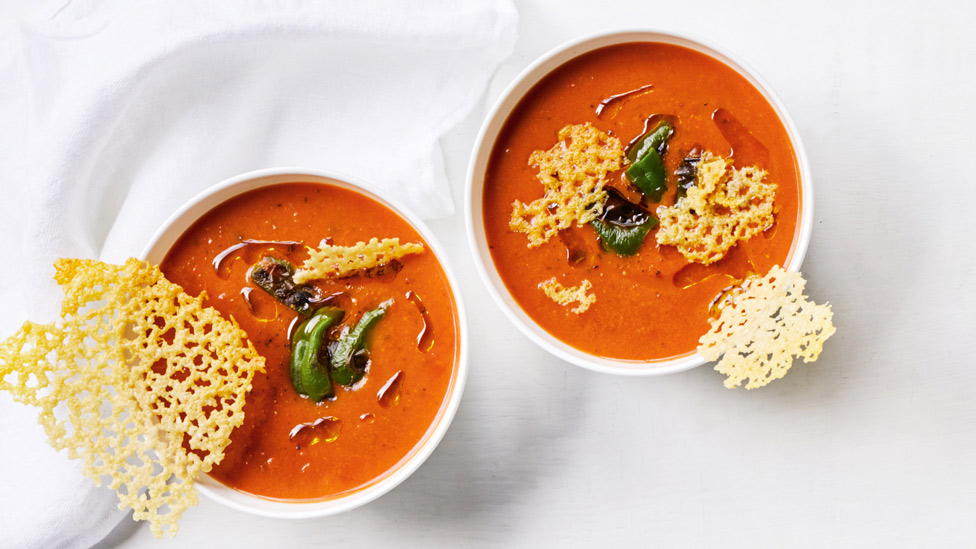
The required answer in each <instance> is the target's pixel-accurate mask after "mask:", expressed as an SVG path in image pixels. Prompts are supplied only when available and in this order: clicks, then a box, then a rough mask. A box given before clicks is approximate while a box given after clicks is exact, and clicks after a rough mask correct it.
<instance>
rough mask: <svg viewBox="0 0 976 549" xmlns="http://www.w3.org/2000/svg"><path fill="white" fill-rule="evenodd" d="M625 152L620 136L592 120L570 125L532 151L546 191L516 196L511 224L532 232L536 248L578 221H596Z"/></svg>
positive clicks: (531, 158)
mask: <svg viewBox="0 0 976 549" xmlns="http://www.w3.org/2000/svg"><path fill="white" fill-rule="evenodd" d="M623 158H624V150H623V148H622V147H621V146H620V140H619V139H617V138H616V137H610V136H609V135H607V134H605V133H603V132H601V131H600V130H598V129H596V128H594V127H593V126H591V125H589V124H577V125H569V126H565V127H564V128H563V129H561V130H559V142H558V143H556V144H555V145H553V146H552V148H550V149H549V150H546V151H535V152H533V153H532V155H531V156H529V165H531V166H536V167H537V168H538V170H539V174H538V175H537V176H536V177H537V178H538V180H539V182H540V183H542V186H543V188H544V192H545V195H544V196H543V197H542V198H539V199H536V200H533V201H532V202H531V203H529V204H524V203H522V202H521V201H518V200H516V201H515V202H513V203H512V218H511V220H510V221H509V223H508V226H509V228H510V229H512V230H513V231H517V232H520V233H525V234H526V235H528V237H529V247H530V248H534V247H536V246H540V245H542V244H543V243H545V242H548V241H549V239H550V238H552V236H553V235H555V234H556V233H557V232H559V231H560V230H562V229H566V228H568V227H569V226H570V225H571V224H572V223H573V222H576V224H577V225H580V226H582V225H585V224H587V223H589V222H590V221H593V220H594V219H596V218H597V217H598V216H599V215H600V214H601V213H603V205H604V203H605V202H606V201H607V193H606V191H604V190H603V187H604V185H605V184H606V177H607V174H608V173H610V172H612V171H615V170H619V169H620V166H621V164H622V162H623Z"/></svg>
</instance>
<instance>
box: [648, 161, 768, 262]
mask: <svg viewBox="0 0 976 549" xmlns="http://www.w3.org/2000/svg"><path fill="white" fill-rule="evenodd" d="M765 177H766V172H765V170H760V169H759V168H756V167H754V166H750V167H748V168H742V169H741V170H736V169H735V168H733V167H732V161H731V160H729V159H727V158H722V157H720V156H713V155H712V154H711V153H708V152H706V153H705V154H703V155H702V159H701V162H700V163H699V164H698V173H697V175H696V176H695V180H696V181H695V186H693V187H690V188H689V189H688V195H687V196H685V197H684V198H682V199H680V200H678V203H677V204H675V205H674V206H658V208H657V216H658V218H660V221H661V225H660V227H659V228H658V231H657V242H658V244H663V245H669V246H676V247H677V248H678V251H679V252H681V255H683V256H685V258H686V259H688V260H689V261H697V262H699V263H701V264H703V265H709V264H711V263H714V262H716V261H718V260H719V259H722V258H723V257H725V253H726V252H728V251H729V250H730V249H731V248H732V246H735V245H736V244H737V243H738V242H739V241H741V240H748V239H749V238H752V237H753V236H754V235H757V234H759V233H761V232H763V231H764V230H766V229H767V228H768V227H770V226H771V225H772V224H773V213H774V211H775V210H774V207H773V200H774V198H775V197H776V185H775V184H773V183H765V182H763V179H765Z"/></svg>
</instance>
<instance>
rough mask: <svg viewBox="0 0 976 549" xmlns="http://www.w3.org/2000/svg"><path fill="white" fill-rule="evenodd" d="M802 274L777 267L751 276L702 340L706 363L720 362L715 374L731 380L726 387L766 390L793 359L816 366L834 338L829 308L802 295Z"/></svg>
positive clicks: (713, 320) (803, 282)
mask: <svg viewBox="0 0 976 549" xmlns="http://www.w3.org/2000/svg"><path fill="white" fill-rule="evenodd" d="M804 286H806V281H805V280H804V279H803V277H802V276H801V275H800V273H794V272H787V271H784V270H783V268H782V267H779V266H775V267H773V268H772V269H771V270H770V271H769V274H767V275H766V276H765V277H763V278H759V277H757V276H753V277H750V278H748V279H746V281H745V282H744V283H743V284H742V286H741V288H740V289H739V290H738V291H735V292H733V293H732V294H731V295H730V296H729V298H728V301H727V302H726V303H725V304H724V305H723V306H722V309H721V314H720V316H719V318H717V319H715V318H713V319H711V320H710V321H709V322H710V323H711V329H710V330H709V332H708V333H706V334H705V335H703V336H702V337H701V339H700V340H699V341H698V343H699V346H698V352H699V353H700V354H701V355H702V356H704V357H705V359H706V360H716V359H718V358H719V356H722V355H723V354H724V356H723V357H722V360H721V361H719V363H718V364H717V365H716V366H715V369H716V370H718V371H719V372H721V373H723V374H725V375H727V376H728V378H726V380H725V386H726V387H728V388H730V389H732V388H735V387H738V386H739V385H740V384H741V383H742V382H743V381H744V380H745V379H747V378H748V379H749V382H748V383H747V384H746V389H755V388H757V387H762V386H763V385H766V384H767V383H769V382H770V381H773V380H774V379H779V378H781V377H783V376H784V375H786V372H787V371H788V370H789V369H790V366H792V365H793V358H794V357H802V358H803V361H804V362H813V361H815V360H817V357H818V356H820V351H821V350H823V344H824V341H826V340H827V338H829V337H830V336H831V335H833V334H834V331H835V329H834V324H833V322H832V318H833V312H832V311H831V310H830V305H817V304H816V303H813V302H811V301H809V300H807V298H806V296H804V295H803V288H804Z"/></svg>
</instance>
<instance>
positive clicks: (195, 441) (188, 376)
mask: <svg viewBox="0 0 976 549" xmlns="http://www.w3.org/2000/svg"><path fill="white" fill-rule="evenodd" d="M55 269H56V272H57V273H56V276H55V279H56V280H57V282H58V284H60V285H61V286H62V287H63V289H64V292H65V297H64V301H63V303H62V312H61V314H62V320H61V321H60V322H58V323H56V324H51V325H42V324H35V323H33V322H27V323H26V324H24V326H23V327H22V328H21V329H20V331H18V332H17V333H16V334H14V335H13V336H11V337H10V338H9V339H7V340H5V341H3V342H2V343H0V390H5V391H8V392H10V393H11V394H12V395H13V396H14V398H15V399H16V400H17V401H19V402H22V403H24V404H30V405H33V406H36V407H38V408H40V415H39V422H40V423H41V425H43V426H44V430H45V431H46V432H47V435H48V437H49V439H50V443H51V445H52V446H53V447H54V448H56V449H58V450H67V451H68V457H69V458H72V459H75V458H81V460H82V461H83V463H84V465H83V470H84V473H85V475H86V476H89V477H91V478H92V479H94V481H95V484H96V485H99V484H100V483H101V478H102V476H103V475H104V476H107V477H109V478H110V479H111V481H110V482H111V484H110V487H111V488H112V489H113V490H115V491H116V492H117V493H118V496H119V502H120V503H119V505H120V508H123V507H131V508H132V509H133V510H134V513H133V518H134V519H136V520H148V521H149V522H150V524H151V527H152V532H153V534H154V535H155V536H156V537H162V535H163V532H164V529H165V530H167V531H168V534H169V535H170V536H172V535H175V533H176V530H177V528H178V525H177V520H178V519H179V518H180V516H181V515H182V514H183V511H185V510H186V509H187V507H189V506H191V505H195V504H196V503H197V494H196V491H195V490H194V489H193V481H194V479H195V478H196V477H197V475H199V474H200V473H203V472H206V471H209V470H210V469H211V467H213V465H214V464H216V463H219V462H220V461H221V459H223V455H224V454H223V450H224V448H225V447H226V446H227V444H228V443H229V442H230V434H231V431H232V430H233V429H234V428H235V427H237V426H238V425H240V424H241V422H242V421H243V419H244V414H243V411H242V409H243V407H244V397H245V395H246V393H247V392H248V391H249V390H250V388H251V380H252V378H253V376H254V374H255V372H258V371H263V369H264V358H262V357H261V356H259V355H258V354H257V352H256V351H255V350H254V347H253V346H252V345H251V344H250V342H249V341H247V339H246V334H245V333H244V332H243V331H242V330H241V329H240V328H239V327H238V326H237V324H236V323H235V322H234V321H233V320H227V319H225V318H223V317H221V316H220V315H219V314H218V313H217V312H216V311H215V310H214V309H212V308H205V307H204V306H203V304H202V301H203V299H204V297H205V296H204V295H201V296H200V297H192V296H189V295H187V294H186V293H185V292H184V291H183V290H182V289H181V288H180V287H179V286H177V285H175V284H173V283H171V282H169V281H167V280H166V279H165V278H163V275H162V273H161V272H160V270H159V269H158V268H156V267H154V266H151V265H149V264H147V263H144V262H142V261H138V260H136V259H130V260H129V261H128V262H126V264H125V265H122V266H117V265H108V264H105V263H101V262H98V261H88V260H77V259H61V260H58V262H57V263H55Z"/></svg>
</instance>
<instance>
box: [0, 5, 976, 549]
mask: <svg viewBox="0 0 976 549" xmlns="http://www.w3.org/2000/svg"><path fill="white" fill-rule="evenodd" d="M517 5H518V8H519V11H520V16H521V21H520V25H519V27H520V37H519V41H518V43H517V45H516V49H515V53H514V54H513V55H512V56H511V57H510V58H509V59H508V60H507V61H506V62H505V63H504V64H503V65H502V66H501V68H500V69H499V71H498V72H497V74H496V76H495V78H494V79H493V81H492V84H491V86H490V87H489V89H488V90H486V93H485V98H484V99H485V106H483V107H482V108H480V109H478V110H476V112H474V113H473V114H472V115H471V116H469V117H468V119H467V120H465V121H464V122H463V123H462V124H461V125H460V126H459V127H457V128H456V129H455V130H453V131H452V132H451V133H450V134H449V135H448V136H447V137H446V138H445V139H444V140H443V146H444V150H445V157H446V158H445V162H446V166H447V170H448V175H449V176H450V179H451V184H452V187H453V190H454V193H455V203H456V204H457V205H458V213H457V214H456V215H454V216H453V217H450V218H447V219H442V220H437V221H434V222H432V223H430V225H431V226H432V228H433V230H434V231H435V233H437V235H438V236H439V237H440V238H441V240H442V242H443V243H444V245H445V246H446V248H447V249H448V251H449V255H450V256H451V259H452V260H453V266H454V269H455V271H456V274H457V275H458V277H459V279H460V285H461V287H462V291H463V294H464V297H465V299H466V304H467V308H468V313H469V315H470V318H469V322H470V325H471V327H472V334H473V344H472V353H471V374H470V377H469V380H468V385H467V389H466V392H465V397H464V401H463V403H462V404H461V408H460V411H459V413H458V415H457V417H456V419H455V420H454V424H453V425H452V427H451V429H450V431H449V432H448V433H447V436H446V437H445V438H444V441H443V442H442V443H441V445H440V446H439V447H438V449H437V450H436V452H435V453H434V455H433V456H432V457H431V458H430V459H429V460H428V461H427V463H426V464H424V465H423V466H422V467H421V468H420V470H419V471H417V473H415V474H414V475H413V476H412V477H411V478H410V479H408V480H407V481H406V482H405V483H404V484H402V485H401V486H400V487H398V488H396V489H395V490H394V491H393V492H391V493H389V494H388V495H386V496H384V497H382V498H381V499H379V500H377V501H375V502H373V503H371V504H369V505H367V506H366V507H364V508H361V509H358V510H355V511H352V512H349V513H346V514H344V515H341V516H337V517H331V518H324V519H316V520H304V521H297V522H287V521H281V520H272V519H264V518H257V517H252V516H248V515H245V514H242V513H239V512H236V511H232V510H229V509H226V508H224V507H222V506H220V505H218V504H216V503H213V502H211V501H209V500H206V499H203V500H202V501H201V502H200V505H199V506H198V507H196V508H193V509H191V510H189V511H187V512H186V514H185V515H184V517H183V519H182V521H181V526H180V532H179V535H178V536H177V537H176V538H175V539H173V540H169V539H166V540H163V541H157V540H155V539H154V538H153V537H152V534H151V533H150V531H149V528H148V526H147V525H146V524H144V523H133V522H131V521H130V520H124V521H123V522H122V524H121V525H120V526H119V527H118V528H116V530H115V531H114V532H113V533H112V534H111V535H110V536H109V538H108V539H107V540H105V541H104V542H103V544H102V545H104V546H106V547H108V546H115V545H125V546H145V547H168V546H211V545H212V546H224V545H226V546H244V547H252V546H272V545H273V546H282V547H290V546H298V545H302V546H320V547H347V546H351V547H373V546H394V545H395V546H406V547H416V546H422V547H469V546H472V547H476V546H495V545H505V546H540V545H541V546H548V545H557V544H558V545H564V546H589V545H593V544H598V545H600V546H603V545H610V546H633V545H640V546H661V547H715V546H721V547H756V546H760V547H762V546H806V547H821V546H828V545H829V546H833V545H839V546H849V547H863V546H869V547H882V546H928V547H951V546H969V547H972V546H973V544H974V543H976V521H974V520H973V519H974V516H976V399H974V398H973V394H974V390H976V368H974V367H973V359H972V358H970V357H968V356H966V354H965V353H966V352H967V350H968V349H971V348H972V344H971V343H970V342H971V341H972V340H971V339H970V338H971V337H973V334H974V333H976V298H974V295H976V288H974V283H976V259H974V255H973V254H972V251H971V250H972V248H973V246H972V245H971V244H970V239H971V238H972V237H973V235H974V234H976V230H974V229H976V215H974V214H973V212H972V210H973V208H974V203H976V180H974V178H973V177H972V175H971V174H970V173H969V170H968V168H969V164H968V160H969V159H970V158H971V157H972V154H973V153H972V151H974V150H976V85H974V84H976V72H974V69H973V66H972V62H973V61H974V60H976V33H974V32H973V31H972V28H971V21H972V20H973V16H974V15H976V10H974V8H972V7H971V4H969V3H964V2H955V3H953V2H933V1H929V2H924V3H921V4H919V3H915V2H913V3H908V2H897V3H892V2H851V1H836V0H830V1H824V2H811V3H809V4H808V5H805V6H804V5H799V4H794V3H790V2H779V1H769V2H750V3H748V4H745V3H742V2H722V1H717V0H700V1H697V2H692V3H685V2H661V1H657V2H648V1H646V0H644V1H641V0H633V1H620V2H587V1H582V0H581V1H578V2H566V1H560V0H519V1H518V2H517ZM601 6H602V7H601ZM27 11H29V2H28V0H21V1H16V0H0V16H11V15H17V14H20V13H25V12H27ZM625 26H626V27H655V28H662V29H672V30H678V31H684V32H690V33H693V34H696V35H699V36H702V37H705V38H707V39H709V40H711V41H713V42H716V43H718V44H720V45H722V46H725V47H726V48H728V49H730V50H731V51H733V52H735V53H736V54H738V55H739V56H740V57H741V58H743V59H745V60H746V61H747V62H748V63H749V64H751V65H752V66H753V67H754V68H755V69H757V70H758V71H759V72H760V73H761V74H762V75H763V76H764V77H765V78H766V79H767V80H768V81H769V82H770V84H771V85H772V87H773V88H774V89H776V91H777V92H778V93H779V94H780V96H781V98H782V99H783V101H784V102H785V104H786V105H787V107H788V108H789V110H790V111H791V113H792V115H793V117H794V119H795V121H796V123H797V126H798V127H799V131H800V134H801V136H802V138H803V140H804V143H805V144H806V148H807V152H808V154H809V157H810V162H811V165H812V169H813V174H814V182H815V188H816V211H815V222H814V233H813V240H812V242H811V246H810V251H809V254H808V255H807V258H806V261H805V263H804V267H803V271H804V273H805V275H806V277H807V279H808V280H809V284H808V293H809V295H811V296H812V297H813V298H814V299H815V300H817V301H819V302H823V301H829V302H830V303H831V304H832V305H833V310H834V315H835V316H834V321H835V324H836V325H837V334H836V335H835V336H834V337H833V338H832V339H831V340H830V341H829V342H828V343H827V345H826V348H825V350H824V352H823V355H822V356H821V358H820V360H819V361H818V362H817V363H815V364H812V365H804V364H798V365H796V366H795V367H794V369H793V371H792V372H790V374H789V375H788V376H787V377H786V378H785V379H783V380H781V381H778V382H775V383H774V384H772V385H770V386H769V387H766V388H765V389H761V390H757V391H751V392H746V391H745V390H742V389H739V390H727V389H725V388H724V387H723V386H722V379H723V377H722V376H721V375H719V374H718V373H716V372H714V371H712V370H711V368H710V367H708V366H705V367H701V368H698V369H696V370H693V371H690V372H685V373H681V374H677V375H672V376H668V377H659V378H638V379H632V378H620V377H613V376H608V375H601V374H596V373H591V372H589V371H586V370H582V369H580V368H577V367H575V366H572V365H569V364H566V363H563V362H561V361H559V360H557V359H554V358H552V357H550V356H548V355H547V354H546V353H545V352H543V351H542V350H541V349H539V348H537V347H535V346H534V345H533V344H532V343H531V342H529V341H528V340H527V339H526V338H525V337H524V336H522V335H521V333H520V332H519V331H518V330H516V329H515V327H514V326H512V325H511V324H509V323H508V322H507V321H506V319H505V317H504V316H503V315H502V313H501V311H500V310H499V309H498V307H496V305H495V304H494V302H493V301H491V299H490V298H489V296H488V294H487V292H486V291H485V289H484V288H483V286H482V284H481V281H480V279H479V278H478V275H477V273H476V271H475V267H474V263H473V259H472V256H471V254H470V253H469V252H468V250H467V242H466V238H465V236H464V221H463V216H462V214H461V212H460V204H461V197H462V195H463V185H464V175H465V170H466V166H467V160H468V155H469V152H470V149H471V147H472V145H473V143H474V139H475V136H476V133H477V130H478V127H479V126H480V123H481V119H482V117H483V116H484V114H485V112H486V110H487V105H488V104H490V103H491V102H493V101H494V100H495V99H496V98H497V97H498V95H499V94H500V92H501V90H502V89H503V88H504V87H505V86H506V85H507V84H508V83H509V82H510V81H511V79H512V78H514V76H515V75H516V74H517V73H518V72H519V71H520V70H521V69H522V68H524V67H525V66H526V65H528V64H529V63H530V62H531V61H532V60H533V59H535V58H536V57H537V56H539V55H541V54H542V53H544V52H545V51H547V50H549V49H550V48H552V47H555V46H556V45H558V44H560V43H562V42H564V41H567V40H569V39H572V38H575V37H577V36H580V35H583V34H589V33H592V32H595V31H598V30H602V29H610V28H619V27H625Z"/></svg>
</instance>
